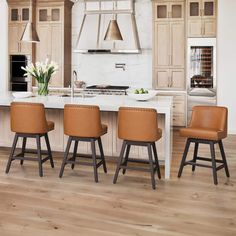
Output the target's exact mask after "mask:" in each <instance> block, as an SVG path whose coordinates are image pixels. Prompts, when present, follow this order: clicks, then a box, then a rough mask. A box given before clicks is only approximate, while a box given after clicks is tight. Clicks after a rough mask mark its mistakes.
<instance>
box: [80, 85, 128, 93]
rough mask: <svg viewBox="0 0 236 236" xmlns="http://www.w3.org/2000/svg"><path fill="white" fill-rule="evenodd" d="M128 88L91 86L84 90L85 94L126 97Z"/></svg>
mask: <svg viewBox="0 0 236 236" xmlns="http://www.w3.org/2000/svg"><path fill="white" fill-rule="evenodd" d="M128 88H129V86H112V85H106V86H103V85H92V86H88V87H86V88H85V90H84V91H85V93H86V94H96V95H126V90H127V89H128Z"/></svg>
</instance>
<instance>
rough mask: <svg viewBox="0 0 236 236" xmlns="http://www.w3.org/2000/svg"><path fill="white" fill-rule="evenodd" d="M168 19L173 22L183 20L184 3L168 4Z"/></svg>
mask: <svg viewBox="0 0 236 236" xmlns="http://www.w3.org/2000/svg"><path fill="white" fill-rule="evenodd" d="M169 9H170V13H169V18H170V19H171V20H173V21H177V20H184V2H175V3H172V2H171V3H170V4H169Z"/></svg>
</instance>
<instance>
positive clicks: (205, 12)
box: [188, 0, 216, 18]
mask: <svg viewBox="0 0 236 236" xmlns="http://www.w3.org/2000/svg"><path fill="white" fill-rule="evenodd" d="M215 16H216V1H215V0H189V1H188V17H189V18H199V17H203V18H204V17H205V18H209V17H210V18H212V17H215Z"/></svg>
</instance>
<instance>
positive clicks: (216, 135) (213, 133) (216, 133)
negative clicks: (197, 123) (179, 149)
mask: <svg viewBox="0 0 236 236" xmlns="http://www.w3.org/2000/svg"><path fill="white" fill-rule="evenodd" d="M180 136H182V137H187V138H197V139H205V140H221V139H223V138H226V136H227V133H226V132H225V131H220V130H215V129H207V128H183V129H181V130H180Z"/></svg>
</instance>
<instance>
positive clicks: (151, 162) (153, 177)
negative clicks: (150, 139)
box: [147, 143, 156, 189]
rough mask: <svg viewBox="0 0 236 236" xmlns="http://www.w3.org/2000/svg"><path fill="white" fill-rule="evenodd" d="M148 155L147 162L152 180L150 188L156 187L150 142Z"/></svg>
mask: <svg viewBox="0 0 236 236" xmlns="http://www.w3.org/2000/svg"><path fill="white" fill-rule="evenodd" d="M147 147H148V157H149V164H150V172H151V181H152V188H153V189H156V181H155V171H154V165H153V159H152V147H151V144H150V143H149V144H148V146H147Z"/></svg>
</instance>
